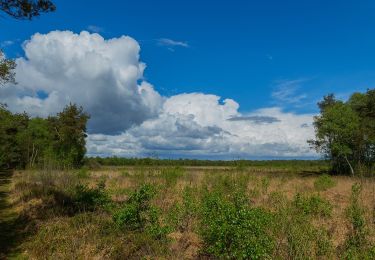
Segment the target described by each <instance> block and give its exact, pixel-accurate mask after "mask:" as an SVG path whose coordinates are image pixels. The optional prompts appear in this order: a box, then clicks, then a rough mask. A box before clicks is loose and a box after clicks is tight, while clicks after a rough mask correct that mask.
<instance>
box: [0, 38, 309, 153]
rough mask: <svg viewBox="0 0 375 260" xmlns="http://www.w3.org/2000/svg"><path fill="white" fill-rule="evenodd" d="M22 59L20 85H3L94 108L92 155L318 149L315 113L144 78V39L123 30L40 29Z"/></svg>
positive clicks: (51, 103)
mask: <svg viewBox="0 0 375 260" xmlns="http://www.w3.org/2000/svg"><path fill="white" fill-rule="evenodd" d="M24 50H25V57H23V58H19V59H17V65H18V66H17V71H16V73H17V82H18V84H17V85H16V86H6V87H5V88H1V89H0V102H4V103H7V104H8V105H9V107H10V109H11V110H13V111H17V112H22V111H28V112H29V113H30V114H32V115H34V116H47V115H49V114H51V113H56V112H58V111H60V110H61V109H62V108H63V107H64V106H65V105H66V104H68V103H69V102H73V103H77V104H80V105H82V106H83V107H84V108H85V110H86V111H88V112H89V113H90V114H91V119H90V123H89V133H90V134H89V138H88V144H87V148H88V153H89V155H100V156H107V155H119V156H150V155H158V156H162V157H198V158H199V157H200V158H202V157H205V158H227V159H230V158H238V157H241V158H251V157H277V158H282V157H310V156H314V155H315V154H314V153H313V152H312V151H311V150H310V149H309V147H308V146H307V144H306V140H307V139H309V138H311V137H313V128H312V115H309V114H305V115H297V114H293V113H285V112H283V111H282V109H281V108H278V107H273V108H264V109H259V110H256V111H252V112H249V113H246V114H243V113H240V112H239V104H238V103H237V102H235V101H234V100H232V99H225V100H223V101H221V99H220V97H219V96H216V95H208V94H203V93H185V94H180V95H175V96H171V97H162V96H161V95H160V94H159V93H158V92H157V91H155V90H154V88H153V86H152V85H151V84H150V83H148V82H146V81H145V80H144V79H143V71H144V69H145V67H146V66H145V64H144V63H142V62H141V61H140V59H139V52H140V46H139V44H138V43H137V41H135V40H134V39H132V38H130V37H127V36H123V37H120V38H114V39H110V40H105V39H104V38H103V37H101V36H100V35H99V34H96V33H93V34H90V33H88V32H85V31H83V32H81V33H80V34H75V33H73V32H70V31H53V32H50V33H48V34H44V35H43V34H35V35H34V36H32V38H31V39H30V40H29V41H27V42H25V44H24Z"/></svg>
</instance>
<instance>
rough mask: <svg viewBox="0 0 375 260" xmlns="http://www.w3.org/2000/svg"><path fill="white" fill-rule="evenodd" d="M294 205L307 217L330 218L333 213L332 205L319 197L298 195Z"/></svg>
mask: <svg viewBox="0 0 375 260" xmlns="http://www.w3.org/2000/svg"><path fill="white" fill-rule="evenodd" d="M293 204H294V206H295V207H296V209H298V210H301V211H302V212H303V213H304V214H306V215H313V216H324V217H328V216H331V213H332V205H331V204H330V203H329V202H328V201H327V200H325V199H323V198H321V197H320V196H319V195H311V196H303V195H301V194H300V193H297V194H296V196H295V197H294V201H293Z"/></svg>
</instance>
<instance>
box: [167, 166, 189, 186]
mask: <svg viewBox="0 0 375 260" xmlns="http://www.w3.org/2000/svg"><path fill="white" fill-rule="evenodd" d="M183 175H184V169H183V168H181V167H174V168H165V169H162V171H161V177H162V178H163V179H164V180H165V183H166V185H167V187H173V186H174V185H176V183H177V180H178V179H179V178H181V177H182V176H183Z"/></svg>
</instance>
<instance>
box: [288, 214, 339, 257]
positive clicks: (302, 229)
mask: <svg viewBox="0 0 375 260" xmlns="http://www.w3.org/2000/svg"><path fill="white" fill-rule="evenodd" d="M281 221H285V220H281ZM284 224H286V226H285V228H286V238H287V245H286V246H287V248H286V250H285V251H286V252H287V254H288V258H289V259H301V260H302V259H316V258H321V257H327V258H329V256H330V255H331V253H332V248H333V246H332V242H331V240H330V239H329V237H328V233H327V231H326V230H324V229H318V228H315V227H314V226H313V225H312V224H311V222H310V219H309V218H308V217H307V216H304V215H294V216H292V217H291V218H290V219H289V220H287V221H286V222H285V223H284Z"/></svg>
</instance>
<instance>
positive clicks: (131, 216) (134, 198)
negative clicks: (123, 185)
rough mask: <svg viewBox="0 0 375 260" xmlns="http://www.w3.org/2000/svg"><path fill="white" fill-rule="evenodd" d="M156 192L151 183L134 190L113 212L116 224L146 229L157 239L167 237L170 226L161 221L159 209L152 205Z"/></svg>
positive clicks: (140, 229)
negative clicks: (162, 223) (163, 224)
mask: <svg viewBox="0 0 375 260" xmlns="http://www.w3.org/2000/svg"><path fill="white" fill-rule="evenodd" d="M155 194H156V191H155V188H154V187H153V186H152V185H150V184H144V185H142V186H141V187H140V188H139V189H138V190H136V191H134V192H133V193H132V194H131V195H130V196H129V199H128V200H127V201H126V202H125V203H124V205H123V206H122V207H121V208H120V209H119V210H117V211H115V212H114V214H113V220H114V222H115V224H116V226H117V227H118V228H120V229H123V230H131V231H141V232H143V231H146V232H147V233H149V234H150V235H151V236H152V237H154V238H155V239H165V238H166V235H167V234H168V233H169V228H168V227H166V226H162V225H161V223H160V221H159V215H160V213H159V210H158V209H157V208H156V207H154V206H152V205H151V200H152V199H153V198H154V196H155Z"/></svg>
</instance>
